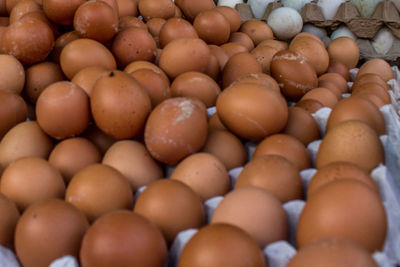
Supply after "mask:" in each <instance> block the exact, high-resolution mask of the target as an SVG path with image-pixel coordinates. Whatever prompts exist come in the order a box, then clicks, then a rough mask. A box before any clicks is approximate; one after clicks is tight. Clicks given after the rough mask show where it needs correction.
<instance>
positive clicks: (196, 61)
mask: <svg viewBox="0 0 400 267" xmlns="http://www.w3.org/2000/svg"><path fill="white" fill-rule="evenodd" d="M210 56H211V52H210V49H209V48H208V46H207V44H206V43H205V42H204V41H203V40H201V39H199V38H178V39H175V40H173V41H171V42H169V43H168V44H167V45H166V46H165V47H164V49H163V50H162V52H161V55H160V61H159V66H160V68H161V69H163V70H164V71H165V72H166V73H167V74H168V76H169V77H170V78H172V79H173V78H175V77H176V76H178V75H179V74H182V73H184V72H187V71H198V72H205V71H206V69H207V66H208V62H209V61H210ZM188 58H190V60H189V61H188Z"/></svg>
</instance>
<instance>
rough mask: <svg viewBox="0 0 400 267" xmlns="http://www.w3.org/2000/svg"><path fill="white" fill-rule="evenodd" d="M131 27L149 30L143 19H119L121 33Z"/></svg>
mask: <svg viewBox="0 0 400 267" xmlns="http://www.w3.org/2000/svg"><path fill="white" fill-rule="evenodd" d="M130 27H136V28H140V29H142V30H146V31H147V30H148V29H147V25H146V23H144V21H143V19H142V18H141V17H134V16H123V17H120V18H119V24H118V28H119V29H118V31H119V32H120V31H123V30H125V29H127V28H130Z"/></svg>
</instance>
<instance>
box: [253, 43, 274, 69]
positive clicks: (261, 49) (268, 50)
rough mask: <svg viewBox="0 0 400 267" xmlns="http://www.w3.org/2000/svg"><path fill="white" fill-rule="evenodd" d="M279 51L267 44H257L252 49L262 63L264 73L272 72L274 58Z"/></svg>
mask: <svg viewBox="0 0 400 267" xmlns="http://www.w3.org/2000/svg"><path fill="white" fill-rule="evenodd" d="M277 52H278V50H277V49H275V48H273V47H270V46H267V45H261V46H257V47H256V48H254V49H252V50H251V54H252V55H254V56H255V57H256V59H257V61H258V62H259V63H260V64H261V67H262V71H263V73H266V74H270V72H271V62H272V58H273V57H274V55H275V54H276V53H277Z"/></svg>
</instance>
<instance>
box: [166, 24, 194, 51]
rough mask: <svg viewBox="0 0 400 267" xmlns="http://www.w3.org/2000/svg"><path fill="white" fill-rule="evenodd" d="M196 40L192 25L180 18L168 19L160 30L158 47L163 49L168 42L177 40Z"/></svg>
mask: <svg viewBox="0 0 400 267" xmlns="http://www.w3.org/2000/svg"><path fill="white" fill-rule="evenodd" d="M184 37H185V38H198V37H199V35H198V34H197V32H196V30H195V28H194V27H193V25H192V24H191V23H190V22H188V21H187V20H185V19H182V18H170V19H168V20H167V21H166V23H165V24H164V25H163V27H162V28H161V30H160V34H159V39H160V47H162V48H163V47H165V46H166V45H167V44H168V43H169V42H171V41H172V40H175V39H178V38H184Z"/></svg>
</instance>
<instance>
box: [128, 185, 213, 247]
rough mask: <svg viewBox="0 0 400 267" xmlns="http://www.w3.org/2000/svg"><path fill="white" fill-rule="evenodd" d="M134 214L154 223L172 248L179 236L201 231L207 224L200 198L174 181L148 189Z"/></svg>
mask: <svg viewBox="0 0 400 267" xmlns="http://www.w3.org/2000/svg"><path fill="white" fill-rule="evenodd" d="M133 211H134V212H135V213H138V214H140V215H142V216H144V217H146V218H147V219H149V220H150V221H152V222H153V223H155V224H156V225H157V226H158V227H159V228H160V230H161V231H162V232H163V234H164V237H165V239H166V240H167V242H168V244H170V245H171V244H172V242H173V241H174V239H175V237H176V235H177V234H178V233H179V232H181V231H183V230H187V229H190V228H200V227H201V226H203V225H204V223H205V214H204V208H203V203H202V201H201V199H200V197H199V196H198V195H197V194H196V193H195V192H194V191H193V190H192V189H191V188H190V187H189V186H187V185H185V184H184V183H181V182H179V181H176V180H172V179H161V180H159V181H156V182H154V183H152V184H150V185H149V186H147V187H146V189H145V190H144V191H143V192H142V193H141V194H140V195H139V197H138V198H137V200H136V203H135V207H134V209H133Z"/></svg>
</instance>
